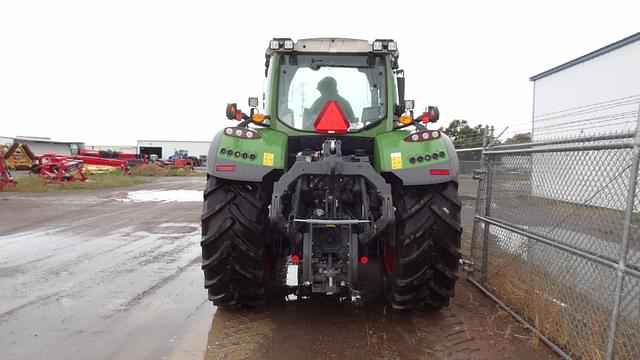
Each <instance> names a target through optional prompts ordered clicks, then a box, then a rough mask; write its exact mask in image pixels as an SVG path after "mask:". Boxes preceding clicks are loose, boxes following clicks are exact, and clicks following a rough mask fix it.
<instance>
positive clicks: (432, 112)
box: [427, 106, 440, 123]
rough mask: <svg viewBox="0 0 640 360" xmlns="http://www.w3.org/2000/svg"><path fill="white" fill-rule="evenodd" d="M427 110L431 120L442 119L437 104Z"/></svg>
mask: <svg viewBox="0 0 640 360" xmlns="http://www.w3.org/2000/svg"><path fill="white" fill-rule="evenodd" d="M427 111H428V112H429V122H432V123H434V122H436V121H438V120H439V119H440V110H438V107H437V106H429V107H427Z"/></svg>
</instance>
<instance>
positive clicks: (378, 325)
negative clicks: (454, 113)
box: [0, 177, 557, 360]
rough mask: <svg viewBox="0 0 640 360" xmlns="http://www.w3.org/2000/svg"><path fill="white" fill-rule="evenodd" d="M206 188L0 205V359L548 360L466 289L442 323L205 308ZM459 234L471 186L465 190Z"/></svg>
mask: <svg viewBox="0 0 640 360" xmlns="http://www.w3.org/2000/svg"><path fill="white" fill-rule="evenodd" d="M203 187H204V178H203V177H186V178H161V179H156V180H154V182H152V183H149V184H143V185H136V186H133V187H130V188H127V189H125V190H123V189H119V190H113V189H111V190H97V191H75V192H57V193H55V194H49V193H44V194H17V193H0V358H1V359H177V360H180V359H294V358H295V359H338V358H347V357H358V358H361V359H514V358H518V359H522V360H526V359H556V358H557V357H556V356H555V355H554V354H553V353H552V352H551V351H550V350H549V349H548V348H546V347H545V346H544V345H542V344H540V343H538V342H537V341H536V340H535V338H534V337H533V336H532V335H530V334H529V333H528V332H526V331H525V330H523V329H522V327H521V326H519V325H518V324H517V323H516V322H514V321H513V320H512V319H511V318H510V317H509V316H508V315H506V314H505V313H504V312H502V311H500V310H499V309H498V308H497V307H496V306H495V304H494V303H492V302H491V301H490V300H489V299H487V298H486V297H484V296H483V295H482V294H481V293H480V291H478V290H477V289H476V288H474V287H473V286H472V285H471V284H469V283H468V282H467V281H464V280H461V281H460V282H459V284H458V288H457V295H456V297H455V299H454V300H453V302H452V306H451V307H449V308H447V309H445V310H442V311H440V312H412V313H394V312H391V311H390V310H389V309H388V308H387V307H386V306H385V305H384V304H382V303H376V302H371V303H366V304H365V305H353V304H349V303H339V302H337V301H335V300H334V299H331V298H315V299H313V300H305V301H292V302H286V303H285V302H283V303H280V304H274V305H273V306H270V307H266V308H259V309H253V310H243V311H228V310H224V309H216V308H215V307H214V306H212V305H211V304H210V303H209V302H208V301H207V300H206V292H205V290H204V288H203V280H202V272H201V270H200V247H199V238H200V228H199V216H200V211H201V206H202V205H201V200H200V199H201V197H202V194H201V190H202V189H203ZM460 189H461V194H462V195H463V200H465V199H467V200H465V201H463V202H464V204H465V207H464V209H463V223H464V224H465V227H466V228H467V229H470V227H468V224H470V221H472V213H473V205H472V202H470V201H469V198H471V197H472V196H473V195H474V193H475V183H472V182H471V181H469V180H465V179H463V183H462V184H461V188H460Z"/></svg>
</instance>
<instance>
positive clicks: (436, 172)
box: [429, 169, 449, 175]
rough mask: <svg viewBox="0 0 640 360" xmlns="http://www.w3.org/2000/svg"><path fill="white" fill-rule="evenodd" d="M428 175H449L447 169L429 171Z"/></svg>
mask: <svg viewBox="0 0 640 360" xmlns="http://www.w3.org/2000/svg"><path fill="white" fill-rule="evenodd" d="M429 173H430V174H431V175H449V169H431V170H429Z"/></svg>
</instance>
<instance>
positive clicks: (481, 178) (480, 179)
mask: <svg viewBox="0 0 640 360" xmlns="http://www.w3.org/2000/svg"><path fill="white" fill-rule="evenodd" d="M488 135H489V125H486V126H485V127H484V129H483V133H482V152H481V153H480V169H478V170H480V171H483V172H486V169H485V167H484V158H485V156H486V155H485V154H484V151H485V148H486V147H487V144H488V141H487V140H488V139H487V136H488ZM477 175H480V174H479V173H478V172H477V171H474V179H475V180H478V191H477V192H476V209H475V211H474V215H475V216H474V217H473V230H472V232H471V249H470V250H469V257H470V258H471V261H472V262H475V261H476V247H477V243H476V242H477V241H478V240H477V235H478V234H477V229H478V223H479V221H478V220H477V219H476V216H478V215H480V199H481V198H482V192H483V191H482V190H483V188H482V185H483V184H484V176H477ZM474 269H475V266H474V267H473V268H472V270H474Z"/></svg>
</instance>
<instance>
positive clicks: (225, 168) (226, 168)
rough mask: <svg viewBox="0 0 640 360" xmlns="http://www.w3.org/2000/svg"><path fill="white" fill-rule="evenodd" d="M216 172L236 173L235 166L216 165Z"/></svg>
mask: <svg viewBox="0 0 640 360" xmlns="http://www.w3.org/2000/svg"><path fill="white" fill-rule="evenodd" d="M216 171H236V166H235V165H216Z"/></svg>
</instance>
